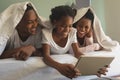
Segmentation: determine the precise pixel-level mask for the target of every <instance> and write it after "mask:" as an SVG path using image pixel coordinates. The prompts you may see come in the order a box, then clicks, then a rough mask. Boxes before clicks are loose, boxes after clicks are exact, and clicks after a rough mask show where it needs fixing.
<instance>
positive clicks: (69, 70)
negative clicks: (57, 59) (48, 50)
mask: <svg viewBox="0 0 120 80" xmlns="http://www.w3.org/2000/svg"><path fill="white" fill-rule="evenodd" d="M57 70H58V71H59V72H60V73H61V74H62V75H64V76H66V77H68V78H71V79H72V78H75V77H77V76H80V71H79V70H78V69H75V68H74V66H73V65H72V64H60V65H59V67H58V68H57Z"/></svg>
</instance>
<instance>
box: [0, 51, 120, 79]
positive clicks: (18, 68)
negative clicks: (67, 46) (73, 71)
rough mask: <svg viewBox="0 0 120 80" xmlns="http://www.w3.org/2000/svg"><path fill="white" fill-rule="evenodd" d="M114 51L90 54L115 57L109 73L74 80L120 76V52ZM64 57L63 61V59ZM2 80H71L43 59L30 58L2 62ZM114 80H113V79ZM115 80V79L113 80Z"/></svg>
mask: <svg viewBox="0 0 120 80" xmlns="http://www.w3.org/2000/svg"><path fill="white" fill-rule="evenodd" d="M119 50H120V49H119ZM119 50H118V51H114V52H109V51H96V52H92V53H88V54H91V55H109V54H110V55H114V56H115V59H114V60H113V62H112V63H111V64H110V68H109V69H108V70H109V71H108V73H107V75H106V76H102V78H98V77H97V76H96V75H86V76H79V77H77V78H74V79H72V80H110V79H107V78H106V77H110V76H115V75H120V70H119V67H120V52H119ZM61 57H62V59H61ZM52 58H53V59H54V60H56V61H58V62H60V63H71V64H74V65H75V63H76V62H77V59H76V58H74V57H73V56H72V55H69V54H64V55H53V56H52ZM0 80H71V79H68V78H66V77H65V76H63V75H61V74H60V73H59V72H58V71H57V70H55V69H54V68H52V67H49V66H47V65H46V64H45V63H44V62H43V60H42V57H30V58H29V59H28V60H26V61H19V60H15V59H13V58H8V59H1V60H0ZM111 80H112V79H111ZM113 80H114V79H113Z"/></svg>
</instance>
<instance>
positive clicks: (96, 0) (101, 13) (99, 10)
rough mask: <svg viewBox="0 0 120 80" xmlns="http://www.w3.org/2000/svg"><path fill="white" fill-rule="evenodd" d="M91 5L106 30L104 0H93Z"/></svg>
mask: <svg viewBox="0 0 120 80" xmlns="http://www.w3.org/2000/svg"><path fill="white" fill-rule="evenodd" d="M91 6H92V7H93V9H94V10H95V13H96V15H97V16H98V18H99V19H100V21H101V23H102V27H103V30H104V31H105V32H106V24H105V23H106V22H105V21H106V20H105V10H104V7H105V6H104V0H91Z"/></svg>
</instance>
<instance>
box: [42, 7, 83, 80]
mask: <svg viewBox="0 0 120 80" xmlns="http://www.w3.org/2000/svg"><path fill="white" fill-rule="evenodd" d="M51 12H52V13H51V15H50V21H51V25H52V26H53V28H51V29H43V30H42V32H43V37H42V39H43V40H42V43H43V46H42V47H43V55H44V61H45V63H46V64H47V65H49V66H51V67H54V68H55V69H57V70H58V71H59V72H60V73H61V74H63V75H65V76H67V77H69V78H73V77H76V76H78V75H80V72H79V70H77V69H74V66H73V65H72V64H61V63H58V62H56V61H54V60H53V59H52V58H51V57H50V54H65V53H67V51H68V50H69V48H70V46H71V45H72V48H73V51H74V53H75V56H76V57H78V56H80V55H81V54H82V53H80V52H79V50H78V48H79V47H78V45H77V39H76V29H74V28H72V23H73V19H74V16H75V12H74V10H73V9H72V8H71V7H69V6H58V7H55V8H53V9H52V10H51Z"/></svg>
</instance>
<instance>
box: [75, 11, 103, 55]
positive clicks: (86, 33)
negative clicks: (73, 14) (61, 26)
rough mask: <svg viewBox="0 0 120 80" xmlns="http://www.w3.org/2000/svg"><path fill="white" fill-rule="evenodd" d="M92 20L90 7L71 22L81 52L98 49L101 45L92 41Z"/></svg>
mask: <svg viewBox="0 0 120 80" xmlns="http://www.w3.org/2000/svg"><path fill="white" fill-rule="evenodd" d="M93 20H94V16H93V14H92V12H91V11H90V9H89V10H88V11H87V13H86V14H85V15H84V16H83V17H82V18H80V19H79V20H78V21H77V22H75V23H74V24H73V27H75V28H76V29H77V40H78V44H79V47H80V51H81V52H83V53H84V52H90V51H95V50H100V48H101V46H100V45H99V44H98V43H95V41H94V39H93V38H94V33H93Z"/></svg>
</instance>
